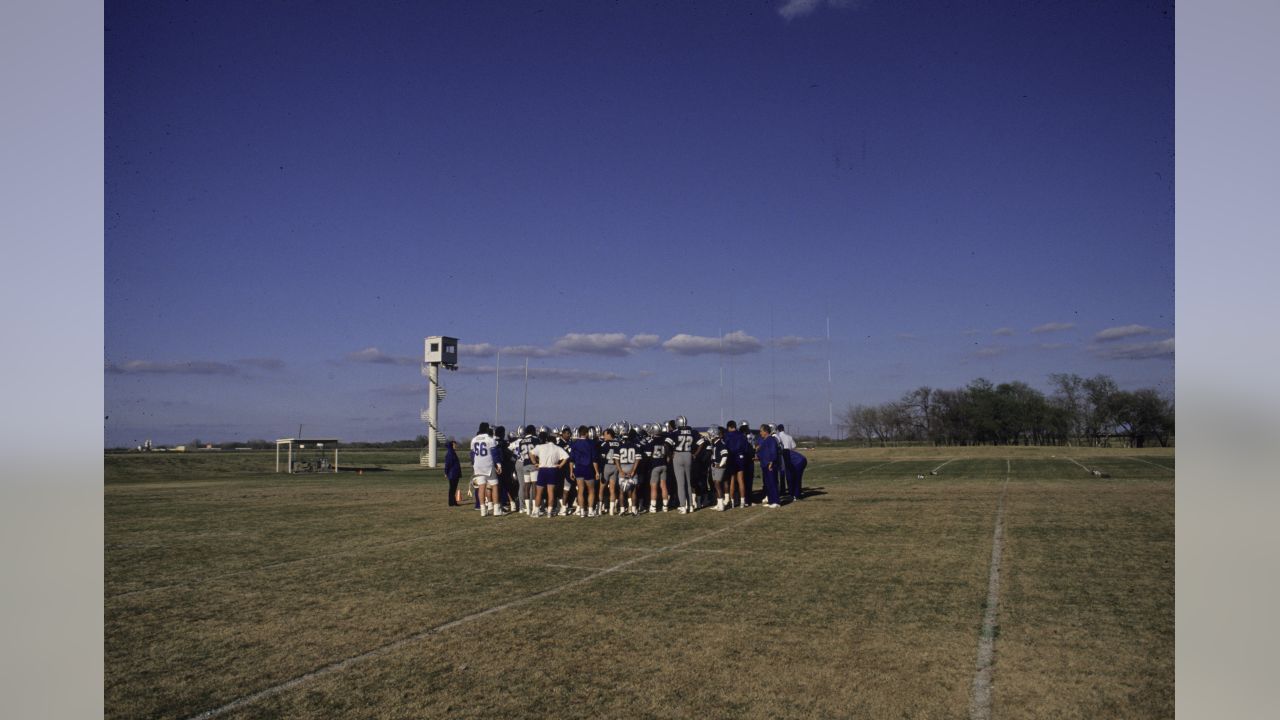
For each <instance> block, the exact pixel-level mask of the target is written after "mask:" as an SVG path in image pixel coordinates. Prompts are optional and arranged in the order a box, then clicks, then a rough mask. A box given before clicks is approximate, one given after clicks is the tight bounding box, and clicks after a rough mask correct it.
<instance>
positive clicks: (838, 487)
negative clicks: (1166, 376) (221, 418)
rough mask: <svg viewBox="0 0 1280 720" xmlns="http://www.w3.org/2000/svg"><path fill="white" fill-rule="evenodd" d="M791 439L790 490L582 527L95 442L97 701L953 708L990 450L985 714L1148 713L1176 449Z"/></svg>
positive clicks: (251, 708)
mask: <svg viewBox="0 0 1280 720" xmlns="http://www.w3.org/2000/svg"><path fill="white" fill-rule="evenodd" d="M809 457H810V458H811V459H812V465H811V468H812V469H811V470H810V471H809V472H808V473H807V474H806V480H807V481H808V482H807V484H808V486H809V487H811V488H814V489H815V490H817V491H818V494H815V495H813V496H811V497H809V498H807V499H806V500H805V501H803V502H802V503H800V504H798V505H792V506H788V507H784V508H782V509H780V510H774V511H771V510H766V509H763V508H750V509H745V510H734V511H731V512H728V513H716V512H714V511H703V512H699V513H697V514H695V515H693V516H691V517H682V516H678V515H675V514H669V515H666V516H658V517H651V516H641V517H639V518H625V519H612V518H603V519H600V520H594V521H588V520H578V519H577V518H573V519H558V518H557V519H550V520H546V519H530V518H526V517H524V516H514V517H505V518H485V519H481V518H479V517H478V516H477V515H476V514H475V513H474V511H471V510H469V509H462V508H447V507H445V505H444V501H443V496H444V493H443V491H442V482H441V481H440V480H439V479H438V474H435V473H428V471H426V470H419V469H417V468H416V467H415V466H412V465H410V464H408V463H404V462H400V463H397V462H395V460H396V459H397V458H395V457H388V458H385V460H386V462H385V463H384V466H388V467H395V468H396V469H394V470H388V471H386V472H380V473H366V474H365V475H364V476H359V477H357V476H354V475H348V474H345V473H344V474H340V475H338V476H336V477H320V476H316V477H308V478H290V479H287V480H282V479H281V478H280V477H277V476H273V475H269V474H261V473H257V472H255V471H251V470H252V468H248V469H246V468H240V469H238V470H237V469H233V470H226V469H225V468H224V469H223V470H221V471H219V472H214V471H213V470H212V469H210V468H203V469H201V470H200V471H191V470H189V471H187V472H186V473H185V474H184V475H183V477H181V478H165V477H163V474H164V473H166V472H171V471H172V468H170V467H166V468H164V469H163V470H162V471H158V472H155V473H154V474H153V475H148V474H147V473H148V470H147V468H146V467H145V466H144V465H140V464H138V463H137V461H136V460H133V459H131V460H130V463H132V464H131V465H130V466H129V467H127V468H121V467H116V468H112V467H111V466H110V459H109V460H108V478H109V483H108V486H107V488H106V502H105V505H106V512H107V517H106V527H107V531H106V534H107V537H106V566H107V583H106V585H107V590H106V592H107V598H106V601H105V602H106V614H105V620H106V638H105V640H106V667H107V678H106V681H107V682H106V711H107V716H108V717H131V718H133V717H148V718H149V717H157V718H171V717H172V718H182V717H190V716H193V715H196V714H198V713H200V712H202V711H206V710H210V709H213V708H217V707H220V706H222V705H224V704H226V703H229V702H231V701H234V700H236V699H239V698H242V697H245V696H247V695H250V694H253V693H255V692H258V691H261V690H264V689H268V688H272V687H275V686H278V685H280V684H282V683H286V682H288V681H290V680H292V679H294V678H297V677H299V676H302V675H304V674H306V673H309V672H312V671H315V670H317V669H323V668H330V670H326V671H325V672H324V673H322V674H321V675H319V676H317V677H315V678H313V679H310V680H308V681H306V682H303V683H300V684H298V685H297V686H295V687H291V688H289V689H286V690H283V691H281V692H279V693H276V694H273V695H271V696H269V697H265V698H262V699H259V700H257V701H255V702H252V703H248V704H245V705H243V706H241V707H238V708H235V709H233V710H231V711H229V712H227V713H225V714H223V715H222V717H237V718H248V717H253V718H278V717H364V718H421V717H476V718H478V717H557V718H558V717H570V718H577V717H582V718H586V717H592V718H601V717H650V718H677V717H706V718H719V717H733V718H779V717H875V718H882V717H913V718H916V717H919V718H933V717H939V718H945V717H964V716H966V715H967V712H968V697H969V693H970V688H971V684H972V681H973V674H974V661H975V657H976V651H977V642H978V636H979V632H980V626H981V621H982V613H983V603H984V601H985V597H986V588H987V576H988V571H989V568H988V562H989V559H990V557H991V542H992V529H993V524H994V521H995V514H996V508H997V506H998V502H999V497H1000V493H1001V491H1002V488H1003V486H1004V482H1005V478H1006V468H1012V479H1011V481H1010V482H1009V485H1008V490H1007V492H1008V496H1007V499H1006V511H1005V525H1006V530H1005V538H1006V540H1005V543H1006V545H1005V552H1004V560H1003V563H1002V565H1003V567H1002V573H1003V578H1002V582H1003V584H1002V588H1001V605H1000V616H999V624H1000V628H999V635H998V637H997V640H996V660H995V691H994V715H995V716H996V717H1008V718H1013V717H1018V718H1021V717H1162V716H1169V715H1171V714H1172V696H1173V692H1172V688H1173V666H1172V663H1173V614H1172V613H1173V594H1172V591H1173V569H1172V561H1173V546H1172V534H1173V483H1172V471H1171V470H1168V469H1166V468H1165V467H1162V466H1158V465H1153V464H1150V463H1151V462H1155V463H1160V464H1163V465H1168V466H1169V467H1171V466H1172V462H1173V460H1172V452H1171V451H1168V452H1164V453H1149V452H1143V451H1133V450H1125V451H1098V450H1093V451H1090V452H1084V451H1081V452H1080V453H1079V454H1076V453H1072V454H1071V457H1072V458H1073V459H1075V460H1076V461H1077V462H1079V463H1080V464H1082V465H1084V466H1085V467H1088V468H1094V467H1103V468H1104V469H1105V470H1106V471H1107V472H1108V473H1110V474H1111V476H1112V477H1111V479H1105V480H1103V479H1098V478H1095V477H1093V476H1092V475H1090V474H1089V473H1088V472H1087V471H1086V470H1085V469H1082V468H1081V467H1080V466H1079V465H1077V464H1075V463H1072V462H1070V461H1068V460H1066V459H1065V458H1064V457H1063V453H1062V452H1061V451H1060V450H1059V449H1053V450H1041V449H1035V448H983V449H977V450H957V449H945V448H944V449H939V450H938V451H937V452H935V451H933V450H931V449H917V448H912V449H890V450H886V451H881V450H849V449H831V450H825V449H824V450H818V451H815V452H811V453H809ZM1133 458H1140V459H1141V460H1145V461H1150V462H1140V461H1136V460H1134V459H1133ZM948 461H949V462H948ZM202 462H204V461H203V460H202ZM236 462H245V461H242V460H237V461H236ZM943 462H947V464H946V465H945V466H943V467H942V468H941V469H940V470H939V474H938V475H937V476H932V475H929V471H930V470H931V469H933V468H937V467H938V466H939V465H940V464H941V463H943ZM918 474H924V475H925V476H926V479H925V480H918V479H917V477H916V476H917V475H918ZM143 480H145V481H146V482H143ZM174 480H180V481H178V482H174ZM744 521H745V522H744ZM717 531H720V532H717ZM713 533H714V534H713ZM682 543H690V544H688V545H685V546H683V547H681V548H680V549H679V551H675V552H655V550H656V549H659V548H663V547H670V546H673V545H679V544H682ZM637 558H639V561H637V562H633V563H631V564H628V565H626V567H624V568H622V569H620V570H619V571H618V572H613V573H608V574H604V575H599V576H598V577H594V578H593V579H591V580H589V581H587V582H583V583H581V584H577V585H573V586H571V587H567V588H564V589H562V590H560V591H558V592H555V593H554V594H550V595H547V596H545V597H541V598H539V599H535V600H532V601H529V602H526V603H524V604H519V605H516V606H514V607H511V608H509V609H507V610H504V611H502V612H496V613H493V614H489V615H486V616H484V617H480V618H478V619H475V620H474V621H470V622H466V623H464V624H461V625H457V626H455V627H451V628H449V629H447V630H444V631H442V632H439V633H434V634H426V635H422V633H423V631H424V630H427V629H430V628H433V627H437V626H439V625H441V624H443V623H447V622H449V621H452V620H455V619H458V618H462V617H465V616H468V615H470V614H472V613H476V612H478V611H482V610H485V609H487V608H492V607H495V606H498V605H502V604H504V603H509V602H511V601H513V600H519V599H521V598H528V597H529V596H531V595H534V594H536V593H539V592H542V591H546V590H554V589H556V588H562V587H563V586H565V585H566V584H568V583H571V582H573V581H575V580H580V579H582V578H585V577H589V576H592V575H594V574H595V573H594V572H593V571H592V570H590V569H576V568H609V567H613V566H616V565H618V564H619V563H623V562H627V561H634V560H637ZM549 564H550V565H565V566H573V567H550V566H548V565H549ZM406 638H411V639H412V641H410V642H406V643H404V644H402V645H400V646H398V647H395V648H394V649H392V650H390V651H388V652H385V653H383V654H377V655H374V656H368V657H364V658H363V659H361V660H360V661H358V662H353V663H351V664H348V665H346V666H343V667H341V668H338V669H333V664H334V663H335V662H338V661H341V660H343V659H346V658H353V657H360V656H364V655H365V654H366V653H369V652H370V651H372V650H375V649H377V648H381V647H386V646H387V645H388V644H389V643H394V642H396V641H397V640H403V639H406Z"/></svg>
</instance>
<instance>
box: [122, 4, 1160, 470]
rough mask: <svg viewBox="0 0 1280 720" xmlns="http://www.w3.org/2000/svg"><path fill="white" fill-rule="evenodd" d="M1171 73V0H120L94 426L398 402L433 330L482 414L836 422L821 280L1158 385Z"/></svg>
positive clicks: (860, 333)
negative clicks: (99, 405) (450, 344)
mask: <svg viewBox="0 0 1280 720" xmlns="http://www.w3.org/2000/svg"><path fill="white" fill-rule="evenodd" d="M1173 97H1174V96H1173V7H1172V3H1159V2H1152V3H1146V2H1126V3H1094V2H1085V1H1083V0H1071V1H1068V2H1054V3H1023V2H984V3H949V4H948V3H936V2H889V1H887V0H868V1H865V2H796V1H795V0H792V2H790V3H785V2H782V1H779V0H772V1H769V2H701V3H686V2H669V3H639V2H618V3H567V2H566V3H555V2H548V3H536V4H526V3H510V2H458V3H406V4H398V3H368V4H355V3H311V4H302V3H258V2H253V3H248V2H243V3H236V2H219V3H182V4H177V3H121V2H114V1H113V2H108V3H107V7H106V136H105V158H106V160H105V162H106V168H105V176H106V185H105V201H106V217H105V243H106V245H105V272H106V275H105V281H106V297H105V311H106V348H105V363H106V364H105V403H106V413H107V415H108V418H107V421H106V425H105V442H106V444H107V445H109V446H114V445H134V444H137V443H140V442H141V441H142V440H144V439H148V438H150V439H153V440H154V441H156V442H182V441H186V440H189V439H191V438H193V437H200V438H203V439H206V440H211V441H220V440H232V439H248V438H251V437H264V438H268V439H270V438H275V437H285V436H290V435H293V434H295V433H296V431H297V429H298V425H299V424H302V425H303V426H304V433H305V434H308V435H331V436H336V437H339V438H342V439H344V440H384V439H398V438H408V437H413V436H414V435H418V434H421V433H423V432H424V431H425V428H424V426H423V424H422V423H421V421H420V420H419V419H418V413H419V411H420V409H421V408H423V407H425V404H426V384H425V380H424V379H423V378H422V376H421V375H420V372H419V366H418V363H419V361H420V360H421V354H422V340H423V338H424V337H425V336H427V335H434V334H445V335H453V336H456V337H458V338H460V340H461V341H462V343H464V348H465V349H466V350H467V355H466V356H465V357H464V358H463V361H462V364H463V369H462V370H460V371H459V372H456V373H445V374H444V377H443V381H444V384H445V387H446V388H447V389H448V391H449V395H448V398H447V399H446V401H445V402H444V403H443V404H442V406H441V415H442V425H443V429H444V430H445V432H447V433H450V434H453V435H458V436H466V435H468V434H469V433H471V432H473V431H474V429H475V424H476V422H478V421H479V420H492V419H493V415H494V390H495V375H494V368H495V363H497V362H498V361H499V358H498V357H497V356H496V352H497V351H499V350H501V356H500V363H501V367H502V368H503V371H504V372H503V374H502V375H501V376H500V377H501V379H500V388H499V389H500V398H499V401H500V411H499V417H498V418H497V420H498V421H500V422H503V423H505V424H508V425H512V424H515V423H516V422H519V421H520V419H521V413H522V410H523V403H522V400H523V398H522V393H523V364H524V356H526V355H531V357H530V360H529V367H530V373H531V380H530V384H529V391H528V413H529V416H528V419H529V420H530V421H531V422H535V423H539V424H560V423H566V422H568V423H578V422H589V423H594V422H612V421H614V420H618V419H629V420H632V421H633V422H634V421H641V422H648V421H651V420H657V419H662V418H668V417H673V416H675V415H677V414H685V415H687V416H689V418H690V420H691V421H693V422H694V423H695V424H706V423H712V422H717V421H719V420H720V419H721V416H722V412H723V413H724V414H725V416H726V417H734V418H739V419H742V418H746V419H748V420H750V421H752V422H753V423H755V422H762V421H783V422H787V423H789V425H790V426H791V427H792V428H793V429H794V430H798V431H799V432H803V433H816V432H830V427H829V425H828V424H827V417H828V415H827V398H828V384H827V354H828V346H827V343H826V335H827V317H828V316H829V317H830V332H831V343H830V357H831V365H832V370H833V372H832V383H831V388H832V389H831V396H832V399H833V401H834V403H835V406H836V409H837V411H838V410H839V409H840V408H842V407H843V406H845V405H847V404H849V403H862V402H867V403H870V402H881V401H885V400H889V399H893V398H896V397H898V396H899V395H901V394H902V393H903V392H904V391H906V390H908V389H911V388H914V387H917V386H920V385H931V386H935V387H948V388H950V387H959V386H961V385H964V384H966V383H968V382H969V381H970V380H972V379H974V378H976V377H980V376H981V377H986V378H988V379H991V380H993V381H996V382H1000V381H1005V380H1025V381H1027V382H1029V383H1031V384H1032V385H1035V386H1037V387H1041V388H1042V389H1047V385H1046V376H1047V375H1048V374H1049V373H1051V372H1075V373H1079V374H1081V375H1092V374H1095V373H1107V374H1109V375H1111V376H1112V377H1114V378H1115V379H1116V380H1117V382H1118V383H1119V384H1120V385H1121V387H1126V388H1136V387H1156V388H1158V389H1161V390H1162V391H1165V392H1169V393H1171V392H1172V383H1173V338H1174V316H1173V307H1174V281H1173V272H1174V271H1173V263H1174V250H1173V247H1174V237H1173V235H1174V233H1173V201H1174V198H1173V187H1174V186H1173V181H1174V178H1173V131H1174V127H1173V117H1174V114H1173ZM730 333H732V335H730V337H729V339H728V341H727V342H726V345H725V347H726V348H727V349H728V350H729V351H731V352H732V353H733V354H724V355H722V354H721V353H719V352H718V349H719V347H720V343H719V341H718V340H717V338H718V337H719V336H720V335H721V334H730ZM722 365H723V367H724V370H723V376H724V383H723V386H724V389H723V391H722V390H721V376H722V371H721V367H722ZM508 371H511V372H508Z"/></svg>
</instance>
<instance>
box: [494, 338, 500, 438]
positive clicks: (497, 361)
mask: <svg viewBox="0 0 1280 720" xmlns="http://www.w3.org/2000/svg"><path fill="white" fill-rule="evenodd" d="M501 369H502V351H501V350H499V351H498V358H497V360H495V361H494V363H493V424H494V425H497V424H498V423H499V422H501V421H500V420H498V373H499V371H500V370H501Z"/></svg>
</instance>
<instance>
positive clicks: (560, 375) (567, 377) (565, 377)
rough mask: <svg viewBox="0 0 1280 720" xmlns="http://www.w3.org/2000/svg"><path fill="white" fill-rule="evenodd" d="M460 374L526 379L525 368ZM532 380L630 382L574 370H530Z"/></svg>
mask: <svg viewBox="0 0 1280 720" xmlns="http://www.w3.org/2000/svg"><path fill="white" fill-rule="evenodd" d="M458 372H459V373H461V374H463V375H493V374H495V373H496V374H498V375H499V376H502V377H520V378H523V377H524V368H523V367H504V368H501V369H499V368H496V367H495V366H493V365H488V366H485V365H478V366H473V367H461V368H459V369H458ZM529 379H530V380H549V381H552V382H563V383H579V382H616V381H620V380H629V379H630V378H628V377H627V376H625V375H619V374H618V373H615V372H598V371H595V370H578V369H574V368H532V367H531V368H529Z"/></svg>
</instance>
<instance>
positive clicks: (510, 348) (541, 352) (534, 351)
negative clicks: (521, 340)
mask: <svg viewBox="0 0 1280 720" xmlns="http://www.w3.org/2000/svg"><path fill="white" fill-rule="evenodd" d="M502 354H503V355H515V356H516V357H530V358H544V357H551V356H552V355H554V354H555V353H553V352H551V350H549V349H548V348H544V347H540V346H538V345H504V346H503V347H502Z"/></svg>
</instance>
